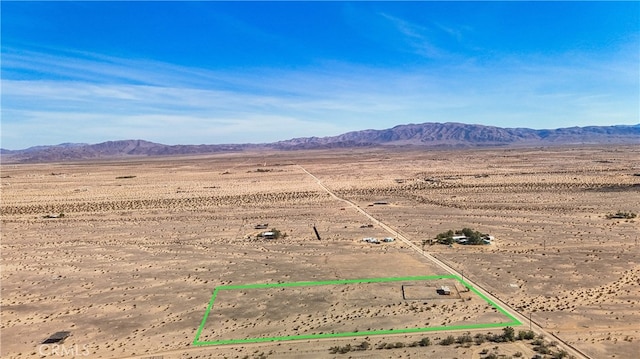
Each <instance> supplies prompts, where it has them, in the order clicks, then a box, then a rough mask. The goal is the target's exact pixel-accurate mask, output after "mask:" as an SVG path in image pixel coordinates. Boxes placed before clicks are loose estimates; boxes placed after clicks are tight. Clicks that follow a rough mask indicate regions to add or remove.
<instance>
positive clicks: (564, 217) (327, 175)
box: [0, 147, 640, 358]
mask: <svg viewBox="0 0 640 359" xmlns="http://www.w3.org/2000/svg"><path fill="white" fill-rule="evenodd" d="M265 163H266V165H265ZM298 163H299V164H302V165H304V168H306V169H307V170H309V171H310V172H312V173H313V174H314V175H315V176H316V177H318V178H319V179H320V180H321V181H322V182H323V184H324V185H326V186H327V187H329V188H331V189H332V190H333V191H335V192H336V193H338V194H339V195H340V196H342V197H344V198H348V199H350V200H352V201H354V202H356V203H358V204H359V205H360V207H362V208H364V209H365V210H366V211H368V212H369V213H371V214H373V215H374V216H375V217H376V218H381V219H383V220H384V221H385V222H386V223H388V224H390V225H392V226H394V228H396V229H399V230H400V231H402V233H404V234H405V235H406V236H407V237H408V238H410V239H412V240H413V241H414V243H416V244H417V245H420V246H421V245H422V240H424V239H430V238H433V236H435V235H436V234H437V233H439V232H442V231H446V230H448V229H458V228H462V227H473V228H474V229H477V230H480V231H482V232H486V233H490V234H492V235H494V236H495V237H496V244H495V245H494V246H483V247H470V246H465V247H462V246H454V247H453V248H449V247H445V246H438V245H436V246H428V245H427V247H425V249H427V250H428V251H429V252H431V253H434V254H435V255H436V256H437V257H438V258H440V259H443V260H445V261H447V262H449V263H451V265H452V266H454V267H455V268H457V269H460V270H464V274H465V276H470V277H471V278H473V280H474V281H476V282H478V283H481V284H482V285H483V286H484V287H486V288H488V289H490V290H491V291H492V292H493V293H495V294H496V295H498V296H499V297H500V298H502V299H504V300H506V301H508V302H509V304H511V305H513V306H514V307H520V308H522V310H525V311H527V310H530V311H531V312H532V318H533V319H534V321H536V322H538V323H539V324H541V325H542V326H543V327H545V328H547V329H548V330H550V331H552V332H554V333H556V334H557V335H558V336H560V337H562V338H563V339H565V340H567V341H569V342H571V343H573V344H574V345H575V346H576V347H578V348H580V349H581V350H583V351H585V352H587V353H588V354H590V355H592V356H593V357H598V358H603V357H613V356H614V355H615V357H616V358H625V357H626V358H632V357H634V355H635V353H636V352H637V349H638V345H639V343H640V329H639V328H638V327H637V323H638V322H640V315H639V314H638V313H640V310H639V307H640V289H639V288H640V282H639V281H640V260H639V253H640V247H639V246H638V245H637V244H636V240H637V239H638V233H639V232H640V228H639V225H638V221H637V220H610V219H606V218H605V216H606V214H608V213H614V212H617V211H618V210H628V211H633V212H636V213H639V212H640V208H638V201H637V198H638V197H639V195H640V186H639V185H638V184H639V183H640V176H636V174H639V173H640V150H639V149H638V148H637V147H612V148H607V147H604V148H603V147H598V148H591V147H583V148H558V149H500V150H473V151H399V150H396V151H389V150H366V151H365V150H362V151H307V152H287V153H267V154H263V153H260V154H258V153H255V154H251V153H245V154H223V155H216V156H203V157H186V158H141V159H133V160H127V161H102V162H99V163H97V162H94V163H88V162H83V163H64V164H37V165H36V164H34V165H28V164H25V165H3V166H2V177H3V178H2V181H1V183H2V206H1V210H2V260H3V263H2V338H1V344H2V348H1V353H0V354H1V356H2V357H8V358H14V357H39V356H40V355H39V353H38V349H39V347H38V345H39V342H40V341H42V340H43V339H45V338H46V337H47V336H49V335H50V334H52V333H54V332H56V331H60V330H69V331H71V332H72V336H71V337H69V338H68V339H67V341H66V342H65V343H66V344H67V345H73V344H78V345H80V346H82V345H85V344H87V345H88V347H89V350H90V351H91V357H103V358H119V357H127V356H134V355H147V354H148V355H151V354H153V353H165V354H163V355H165V357H184V356H185V355H188V356H193V357H197V356H199V357H220V356H224V355H228V354H229V355H230V353H232V354H233V355H230V356H231V357H233V356H235V355H239V354H240V353H245V354H252V353H253V350H255V349H254V348H255V347H251V348H249V346H246V347H243V348H240V347H237V348H234V349H229V348H219V349H210V348H209V349H207V350H206V351H199V350H200V349H198V348H196V349H198V350H194V349H193V348H192V346H191V342H192V341H193V338H194V335H195V333H196V330H197V327H198V325H199V323H200V321H201V319H202V315H203V313H204V312H205V310H206V307H207V305H208V302H209V299H210V297H211V291H212V290H213V288H215V287H216V286H219V285H228V284H251V283H276V282H278V281H281V282H292V281H309V280H331V279H345V278H372V277H396V276H421V275H437V274H445V273H440V272H439V270H438V269H437V268H436V267H434V266H433V265H432V264H431V263H429V262H427V261H426V260H425V259H423V258H420V257H419V256H418V255H416V254H415V253H414V252H413V251H411V250H409V249H407V248H404V247H403V245H402V244H401V243H399V242H397V241H396V242H393V243H382V244H379V245H376V244H368V243H363V242H362V241H361V240H362V238H364V237H377V238H384V237H386V236H387V233H386V232H385V231H383V230H382V229H380V228H376V227H375V226H374V227H373V228H368V227H365V228H361V227H362V226H363V225H366V224H368V223H366V220H365V219H364V218H363V217H362V216H361V215H360V214H359V213H357V211H355V210H354V209H352V208H348V207H347V208H345V206H344V203H343V202H340V201H337V200H335V199H333V198H331V197H330V196H328V195H327V194H326V193H325V192H324V191H323V190H322V189H321V188H319V186H318V185H317V184H316V183H315V181H314V180H313V179H312V178H311V177H310V176H308V175H307V174H306V173H304V172H303V171H301V169H300V168H299V167H298V166H295V164H298ZM375 201H383V202H387V203H388V204H386V205H373V202H375ZM60 213H63V214H64V217H62V218H43V216H46V215H59V214H60ZM259 223H269V228H277V229H279V230H281V231H282V232H286V233H287V237H286V238H284V239H280V240H276V241H265V240H255V235H256V234H257V233H258V232H260V230H256V229H254V226H255V225H256V224H259ZM314 225H315V226H316V228H317V229H318V230H319V233H320V235H321V236H322V241H318V240H317V239H316V238H315V234H314V232H313V228H312V227H313V226H314ZM372 296H374V294H372ZM343 314H347V313H343ZM336 315H337V314H336ZM293 319H295V318H287V319H286V320H293ZM260 323H261V322H256V325H257V326H259V325H260ZM262 323H264V322H262ZM371 340H372V344H375V343H374V342H373V340H378V341H380V340H387V339H385V338H374V339H371ZM406 340H409V339H406ZM387 341H388V340H387ZM340 343H343V342H341V341H340V340H338V339H336V340H335V342H313V343H306V344H305V345H302V346H301V345H299V344H287V348H283V347H282V346H273V347H272V346H268V345H267V344H265V346H263V347H260V346H258V347H259V349H260V350H263V349H265V348H269V350H273V351H274V354H273V356H274V357H278V355H285V353H287V355H289V354H288V353H289V352H291V353H295V352H296V351H298V353H302V352H303V351H304V353H305V354H304V355H305V356H306V357H312V356H314V355H317V356H318V357H323V355H325V356H326V354H327V349H328V348H329V347H330V346H332V345H338V344H340ZM282 345H284V344H282ZM289 348H290V349H291V350H289ZM185 350H186V351H185ZM212 350H217V351H212ZM407 350H408V349H407ZM411 350H413V349H411ZM415 350H419V349H415ZM429 350H438V349H437V348H436V347H434V348H430V349H429ZM480 350H481V347H477V348H476V347H474V348H471V349H466V348H458V349H455V350H454V349H453V348H448V351H446V352H445V353H446V354H445V357H455V356H457V357H467V356H470V355H471V354H472V352H475V353H478V352H479V351H480ZM506 350H507V349H505V352H506ZM521 350H524V349H521ZM394 351H396V350H394ZM463 351H466V353H467V354H464V355H463V354H462V352H463ZM267 352H268V350H267ZM396 352H397V355H409V354H410V352H407V353H404V354H403V351H396ZM384 353H385V354H384V355H389V354H388V353H390V352H387V351H385V352H384ZM416 353H420V352H416ZM245 354H242V355H239V356H240V357H242V356H244V355H245ZM276 354H278V355H276ZM368 354H380V352H379V351H369V352H368ZM291 355H293V356H292V357H295V355H294V354H291Z"/></svg>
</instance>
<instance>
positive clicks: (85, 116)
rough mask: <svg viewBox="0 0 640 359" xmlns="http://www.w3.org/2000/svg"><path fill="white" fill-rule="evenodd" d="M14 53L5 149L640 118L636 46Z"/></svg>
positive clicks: (7, 84) (7, 55) (6, 60)
mask: <svg viewBox="0 0 640 359" xmlns="http://www.w3.org/2000/svg"><path fill="white" fill-rule="evenodd" d="M419 30H420V29H414V28H411V27H410V26H409V27H408V28H407V29H406V31H407V33H410V32H411V31H419ZM408 36H409V35H408ZM416 36H417V35H416ZM6 50H7V51H5V52H4V53H3V62H2V67H3V77H4V78H3V81H2V147H5V148H10V149H16V148H25V147H28V146H31V145H37V144H55V143H62V142H90V143H96V142H101V141H106V140H112V139H124V138H142V139H147V140H151V141H157V142H162V143H167V144H178V143H183V144H187V143H242V142H271V141H276V140H283V139H287V138H292V137H301V136H326V135H336V134H339V133H342V132H346V131H350V130H356V129H364V128H386V127H391V126H394V125H396V124H401V123H409V122H413V123H420V122H430V121H438V122H445V121H458V122H468V123H484V124H489V125H498V126H504V127H534V128H552V127H561V126H574V125H608V124H622V123H637V121H638V116H639V113H638V112H639V110H638V105H637V98H638V96H639V88H640V85H639V83H638V82H639V81H640V80H638V78H639V76H638V75H639V74H638V68H637V61H638V56H637V54H636V55H634V54H633V51H631V48H630V49H623V50H621V52H620V53H618V54H616V55H615V56H610V57H608V58H593V57H589V56H585V55H580V54H571V55H564V56H556V57H542V56H540V57H538V58H533V57H528V58H526V59H525V58H517V57H513V58H509V59H500V60H492V61H490V62H487V61H485V62H484V63H479V62H473V61H470V62H460V63H456V64H454V65H440V66H432V67H413V68H405V69H390V68H385V69H380V68H373V67H362V66H355V65H350V64H345V63H326V64H324V65H319V66H315V67H308V68H303V69H293V70H285V69H274V68H255V69H246V70H244V71H213V70H207V69H199V68H189V67H183V66H178V65H174V64H169V63H162V62H157V61H148V60H143V59H137V60H136V59H122V58H117V57H110V56H102V55H100V54H88V53H72V52H65V53H59V54H51V53H44V52H37V51H30V52H25V51H17V50H14V51H11V49H6ZM42 74H45V75H42Z"/></svg>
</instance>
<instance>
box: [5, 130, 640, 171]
mask: <svg viewBox="0 0 640 359" xmlns="http://www.w3.org/2000/svg"><path fill="white" fill-rule="evenodd" d="M567 144H572V145H580V144H640V124H637V125H616V126H586V127H569V128H558V129H549V130H533V129H529V128H502V127H495V126H484V125H473V124H465V123H456V122H446V123H437V122H429V123H422V124H406V125H397V126H394V127H392V128H389V129H383V130H373V129H368V130H362V131H351V132H347V133H344V134H341V135H338V136H328V137H302V138H294V139H290V140H286V141H279V142H275V143H269V144H260V145H258V144H237V145H235V144H231V145H173V146H171V145H163V144H160V143H154V142H149V141H145V140H139V139H138V140H117V141H107V142H102V143H98V144H92V145H88V144H78V143H63V144H59V145H54V146H35V147H30V148H27V149H24V150H17V151H10V150H4V149H2V150H1V151H0V154H2V161H3V162H5V163H6V162H56V161H69V160H83V159H93V158H107V157H126V156H161V155H185V154H204V153H214V152H229V151H243V150H249V149H277V150H302V149H321V148H350V147H371V146H420V147H444V148H465V147H488V146H554V145H567Z"/></svg>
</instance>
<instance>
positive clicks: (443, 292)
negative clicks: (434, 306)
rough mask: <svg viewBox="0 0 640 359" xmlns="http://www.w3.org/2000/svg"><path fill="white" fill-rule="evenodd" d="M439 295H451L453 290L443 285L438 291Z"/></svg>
mask: <svg viewBox="0 0 640 359" xmlns="http://www.w3.org/2000/svg"><path fill="white" fill-rule="evenodd" d="M438 294H441V295H451V289H449V287H448V286H446V285H443V286H442V287H440V289H438Z"/></svg>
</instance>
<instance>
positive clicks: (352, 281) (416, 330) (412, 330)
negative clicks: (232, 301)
mask: <svg viewBox="0 0 640 359" xmlns="http://www.w3.org/2000/svg"><path fill="white" fill-rule="evenodd" d="M435 279H455V280H457V281H458V282H460V283H461V284H462V285H464V286H465V287H466V288H468V289H469V290H470V291H472V292H473V293H475V294H476V295H478V296H479V297H480V298H482V299H483V300H484V301H486V302H487V303H489V305H491V306H492V307H494V308H495V309H496V310H498V311H499V312H500V313H502V314H504V315H505V316H506V317H507V318H509V319H510V321H508V322H502V323H486V324H469V325H452V326H437V327H426V328H405V329H389V330H372V331H358V332H343V333H322V334H306V335H287V336H279V337H266V338H246V339H225V340H213V341H200V335H201V334H202V331H203V330H204V326H205V324H206V322H207V318H208V317H209V313H210V312H211V309H212V308H213V303H214V302H215V300H216V296H217V295H218V292H219V291H221V290H234V289H259V288H282V287H309V286H320V285H339V284H361V283H365V284H367V283H384V282H401V281H418V280H435ZM511 325H513V326H517V325H522V323H521V322H520V321H519V320H518V319H516V318H515V317H513V316H512V315H511V314H509V313H508V312H507V311H505V310H504V309H503V308H502V307H500V306H499V305H497V304H496V303H494V302H493V301H492V300H491V299H489V298H487V297H486V296H485V295H484V294H482V293H480V292H479V291H478V290H477V289H475V288H474V287H473V286H472V285H470V284H469V283H467V282H466V281H465V280H464V279H462V278H460V277H459V276H456V275H434V276H415V277H396V278H393V277H392V278H369V279H341V280H329V281H313V282H289V283H264V284H245V285H222V286H219V287H216V288H215V289H214V290H213V295H212V296H211V300H209V305H208V306H207V310H206V312H205V313H204V317H203V318H202V321H201V322H200V327H198V331H197V332H196V337H195V339H194V340H193V345H195V346H204V345H222V344H241V343H260V342H274V341H288V340H300V339H321V338H341V337H356V336H368V335H382V334H402V333H422V332H436V331H442V330H462V329H488V328H500V327H507V326H511Z"/></svg>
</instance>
